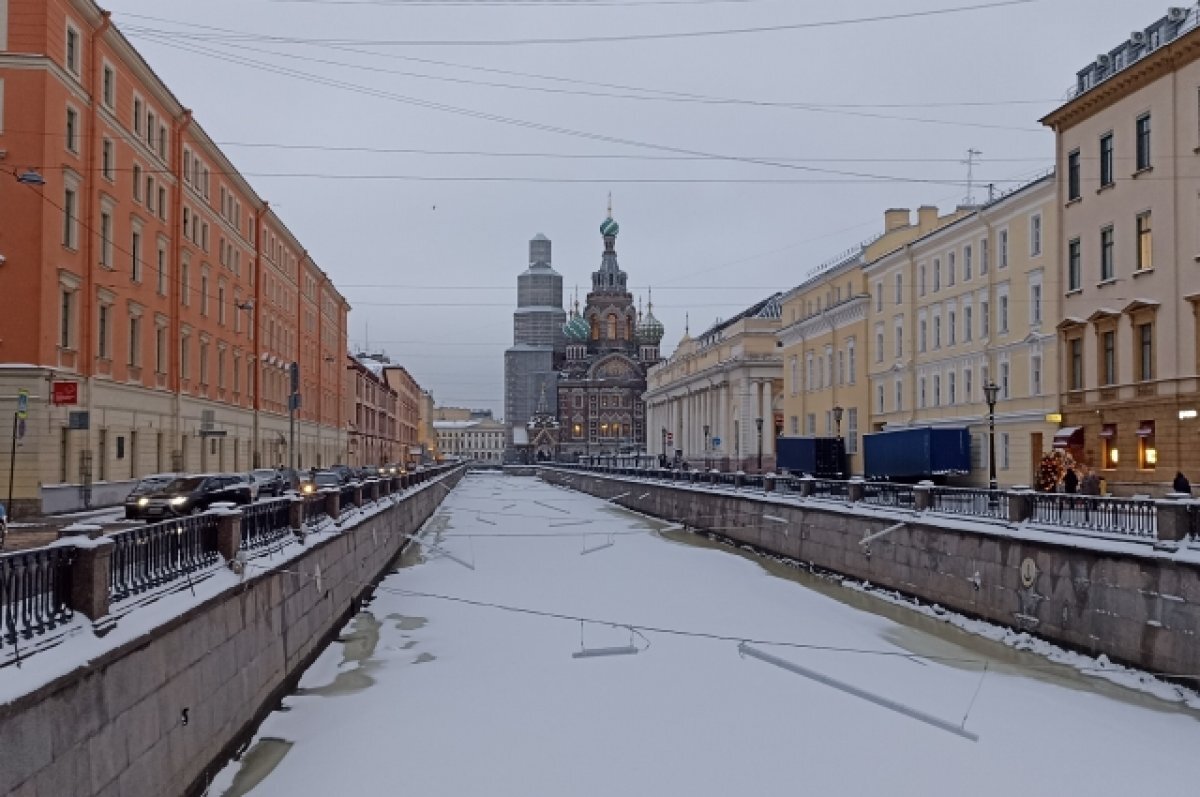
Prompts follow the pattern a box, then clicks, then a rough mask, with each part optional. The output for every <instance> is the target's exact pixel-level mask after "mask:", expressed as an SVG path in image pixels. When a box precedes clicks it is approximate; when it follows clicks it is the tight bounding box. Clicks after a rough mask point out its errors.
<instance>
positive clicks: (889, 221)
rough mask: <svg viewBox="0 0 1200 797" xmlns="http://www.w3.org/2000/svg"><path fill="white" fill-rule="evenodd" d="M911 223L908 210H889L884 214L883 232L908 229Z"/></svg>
mask: <svg viewBox="0 0 1200 797" xmlns="http://www.w3.org/2000/svg"><path fill="white" fill-rule="evenodd" d="M909 222H910V216H909V211H908V208H889V209H888V210H885V211H884V212H883V231H884V232H891V231H892V230H899V229H903V228H904V227H907V226H908V225H909Z"/></svg>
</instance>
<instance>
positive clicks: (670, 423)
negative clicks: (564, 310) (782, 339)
mask: <svg viewBox="0 0 1200 797" xmlns="http://www.w3.org/2000/svg"><path fill="white" fill-rule="evenodd" d="M778 309H779V304H778V298H777V295H776V296H772V297H770V298H768V299H766V300H763V301H762V302H759V303H758V304H756V305H754V306H752V307H751V308H749V309H747V310H746V311H744V312H742V313H739V314H738V315H737V316H735V317H734V318H733V319H731V320H729V321H724V322H718V323H717V324H715V325H714V326H713V327H712V328H710V329H709V330H707V331H706V332H704V333H703V334H702V335H700V336H699V337H697V338H692V337H690V336H689V335H688V334H686V333H685V334H684V337H683V339H682V340H681V341H680V342H679V345H678V346H677V347H676V349H675V352H674V353H673V354H672V355H671V357H670V358H669V359H668V360H665V361H663V362H662V363H660V364H658V365H656V366H655V367H654V368H652V369H651V370H650V372H649V374H648V376H647V390H646V393H645V395H644V400H645V402H646V412H647V419H648V420H647V427H646V428H647V448H648V450H649V452H650V453H651V454H655V455H661V456H665V457H666V459H667V460H669V461H670V462H671V463H672V464H677V463H678V462H686V463H687V464H688V466H689V467H695V468H705V467H707V468H716V469H719V470H727V471H736V470H745V471H748V472H756V471H758V470H759V453H760V435H759V429H758V421H759V419H761V420H762V433H761V459H762V462H761V469H762V470H763V471H770V470H772V469H773V468H774V465H775V437H776V436H777V434H778V433H779V431H780V424H781V422H782V412H781V410H780V407H779V402H780V397H781V395H782V387H783V365H782V362H783V361H782V359H781V358H780V357H779V356H778V355H777V354H776V353H775V350H776V346H775V332H776V331H777V330H778V328H779V314H778ZM668 436H669V442H668Z"/></svg>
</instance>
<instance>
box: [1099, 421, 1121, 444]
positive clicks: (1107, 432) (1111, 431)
mask: <svg viewBox="0 0 1200 797" xmlns="http://www.w3.org/2000/svg"><path fill="white" fill-rule="evenodd" d="M1116 436H1117V425H1116V424H1115V423H1106V424H1104V426H1103V427H1102V428H1101V429H1100V438H1101V439H1102V440H1112V439H1113V438H1114V437H1116Z"/></svg>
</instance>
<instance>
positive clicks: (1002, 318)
mask: <svg viewBox="0 0 1200 797" xmlns="http://www.w3.org/2000/svg"><path fill="white" fill-rule="evenodd" d="M998 298H999V300H1000V305H999V307H997V313H998V317H997V319H996V323H997V325H998V327H999V331H1000V334H1001V335H1003V334H1005V333H1007V332H1008V294H1007V293H1002V294H1000V296H999V297H998Z"/></svg>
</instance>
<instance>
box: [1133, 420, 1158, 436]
mask: <svg viewBox="0 0 1200 797" xmlns="http://www.w3.org/2000/svg"><path fill="white" fill-rule="evenodd" d="M1137 436H1138V437H1153V436H1154V421H1142V425H1141V426H1139V427H1138V430H1137Z"/></svg>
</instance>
